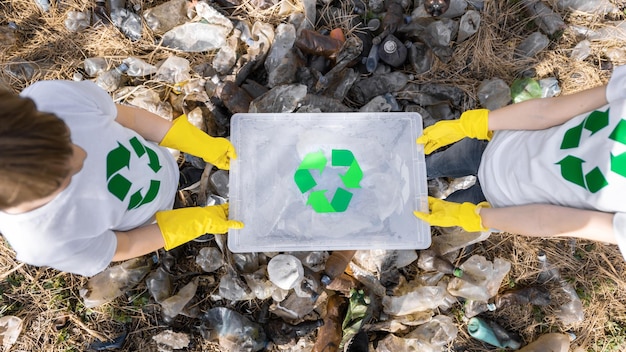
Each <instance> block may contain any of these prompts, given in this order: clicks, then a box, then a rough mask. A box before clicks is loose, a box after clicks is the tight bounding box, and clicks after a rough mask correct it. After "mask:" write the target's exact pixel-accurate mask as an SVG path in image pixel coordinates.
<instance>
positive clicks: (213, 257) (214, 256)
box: [196, 247, 224, 273]
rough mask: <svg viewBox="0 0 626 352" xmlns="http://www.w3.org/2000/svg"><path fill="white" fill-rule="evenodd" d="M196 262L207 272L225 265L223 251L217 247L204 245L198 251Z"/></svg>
mask: <svg viewBox="0 0 626 352" xmlns="http://www.w3.org/2000/svg"><path fill="white" fill-rule="evenodd" d="M196 264H198V265H199V266H200V267H201V268H202V270H204V271H205V272H207V273H212V272H214V271H216V270H217V269H219V268H221V267H222V266H223V265H224V258H223V256H222V252H220V250H219V249H217V248H215V247H203V248H201V249H200V251H198V255H197V256H196Z"/></svg>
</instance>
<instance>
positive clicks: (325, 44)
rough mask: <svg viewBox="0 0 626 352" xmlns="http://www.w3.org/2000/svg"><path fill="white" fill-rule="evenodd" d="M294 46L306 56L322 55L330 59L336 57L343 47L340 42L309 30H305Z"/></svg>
mask: <svg viewBox="0 0 626 352" xmlns="http://www.w3.org/2000/svg"><path fill="white" fill-rule="evenodd" d="M294 44H295V46H296V47H297V48H298V49H300V50H302V52H304V53H306V54H311V55H320V56H324V57H329V58H330V57H334V56H335V55H336V54H337V52H338V51H339V49H341V46H342V45H343V43H342V42H341V41H340V40H337V39H334V38H331V37H330V36H327V35H323V34H320V33H318V32H315V31H312V30H309V29H303V30H302V31H301V32H300V34H299V35H298V37H297V38H296V41H295V43H294Z"/></svg>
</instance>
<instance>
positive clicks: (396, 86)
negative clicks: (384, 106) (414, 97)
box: [348, 71, 411, 105]
mask: <svg viewBox="0 0 626 352" xmlns="http://www.w3.org/2000/svg"><path fill="white" fill-rule="evenodd" d="M410 79H411V76H409V75H407V74H405V73H403V72H399V71H394V72H391V73H388V74H384V75H374V76H372V77H369V78H366V79H362V80H360V81H357V82H356V83H355V84H354V85H353V86H352V88H351V89H350V91H349V92H348V96H349V97H351V98H352V99H353V100H354V101H355V102H356V103H357V104H360V105H363V104H365V103H366V102H368V101H369V100H370V99H372V98H374V97H375V96H377V95H383V94H385V93H391V92H396V91H399V90H401V89H402V88H403V87H404V86H405V85H406V84H407V83H408V82H409V80H410Z"/></svg>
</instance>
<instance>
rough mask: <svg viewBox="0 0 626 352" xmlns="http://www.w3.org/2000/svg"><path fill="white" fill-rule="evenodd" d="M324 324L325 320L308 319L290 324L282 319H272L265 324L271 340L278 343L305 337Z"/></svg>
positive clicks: (287, 342)
mask: <svg viewBox="0 0 626 352" xmlns="http://www.w3.org/2000/svg"><path fill="white" fill-rule="evenodd" d="M322 325H324V320H322V319H318V320H306V321H303V322H301V323H299V324H295V325H293V324H289V323H287V322H285V321H284V320H282V319H272V320H270V321H269V322H268V323H267V324H266V325H265V331H266V332H267V335H268V337H269V339H270V340H272V341H273V342H274V343H275V344H277V345H286V344H289V343H292V342H294V341H295V340H296V338H299V337H304V336H307V335H308V334H310V333H311V332H313V331H315V330H316V329H317V328H319V327H320V326H322Z"/></svg>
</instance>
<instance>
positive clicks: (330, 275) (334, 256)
mask: <svg viewBox="0 0 626 352" xmlns="http://www.w3.org/2000/svg"><path fill="white" fill-rule="evenodd" d="M355 253H356V251H333V252H332V253H331V254H330V256H329V257H328V260H327V261H326V265H325V266H324V272H323V274H322V278H321V281H322V284H323V285H324V286H328V285H330V283H331V282H332V281H333V280H334V279H335V278H336V277H337V276H339V275H341V273H343V272H344V271H345V270H346V267H347V266H348V264H349V263H350V261H351V260H352V257H354V254H355Z"/></svg>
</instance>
